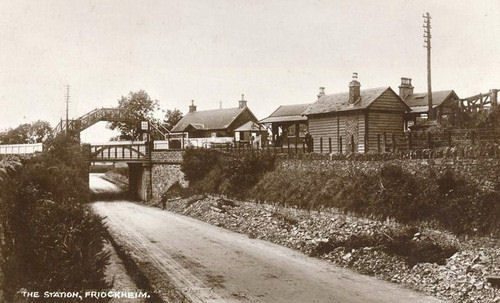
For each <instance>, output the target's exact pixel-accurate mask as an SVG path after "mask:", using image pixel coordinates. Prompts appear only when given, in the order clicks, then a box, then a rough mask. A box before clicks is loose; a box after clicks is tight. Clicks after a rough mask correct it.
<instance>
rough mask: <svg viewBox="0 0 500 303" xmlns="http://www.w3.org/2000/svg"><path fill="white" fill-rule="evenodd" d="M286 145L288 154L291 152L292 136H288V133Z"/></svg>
mask: <svg viewBox="0 0 500 303" xmlns="http://www.w3.org/2000/svg"><path fill="white" fill-rule="evenodd" d="M286 145H287V151H288V154H290V138H288V135H287V136H286Z"/></svg>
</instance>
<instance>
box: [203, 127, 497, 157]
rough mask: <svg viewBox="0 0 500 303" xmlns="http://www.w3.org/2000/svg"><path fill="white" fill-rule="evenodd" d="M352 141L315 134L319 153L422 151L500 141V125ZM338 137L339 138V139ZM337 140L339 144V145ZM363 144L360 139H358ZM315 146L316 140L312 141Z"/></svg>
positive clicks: (293, 145)
mask: <svg viewBox="0 0 500 303" xmlns="http://www.w3.org/2000/svg"><path fill="white" fill-rule="evenodd" d="M350 139H351V140H350V141H348V140H346V138H343V137H339V138H338V139H337V138H333V137H320V138H315V140H319V153H322V154H323V153H324V154H332V153H336V154H351V153H365V152H368V153H371V154H374V153H375V154H382V153H391V152H407V151H418V150H438V149H444V148H446V147H457V146H461V147H463V146H469V147H473V146H479V145H484V144H497V145H498V144H500V129H498V130H492V129H453V130H443V131H433V132H425V131H412V132H406V133H399V134H395V133H381V134H377V135H376V137H375V138H374V137H373V136H372V137H371V138H370V140H372V141H371V142H370V147H371V149H369V150H368V151H366V149H364V148H363V149H361V152H359V150H360V148H359V146H358V147H355V146H353V145H352V144H347V142H354V138H350ZM334 140H338V141H335V142H334ZM373 140H375V141H376V144H375V146H376V148H375V149H373V145H374V143H373ZM362 143H363V144H364V147H365V146H367V143H368V138H364V142H362ZM334 144H337V146H336V148H335V147H334ZM358 144H359V142H358ZM311 145H312V146H314V142H312V144H311ZM312 146H311V147H308V146H307V144H306V143H305V141H304V140H298V141H297V142H295V140H285V142H283V145H282V146H279V147H274V146H269V145H264V146H259V145H248V144H247V145H240V144H237V143H226V144H214V145H212V146H210V148H212V149H218V150H225V151H252V150H254V151H255V150H261V151H269V152H273V153H282V154H283V153H288V154H292V153H293V154H298V153H307V152H312Z"/></svg>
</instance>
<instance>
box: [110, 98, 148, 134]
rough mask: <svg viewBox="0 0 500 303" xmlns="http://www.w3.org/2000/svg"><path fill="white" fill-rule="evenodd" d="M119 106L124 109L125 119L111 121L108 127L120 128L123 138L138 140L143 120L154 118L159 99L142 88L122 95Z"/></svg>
mask: <svg viewBox="0 0 500 303" xmlns="http://www.w3.org/2000/svg"><path fill="white" fill-rule="evenodd" d="M118 108H120V109H122V110H123V115H124V119H123V120H122V121H114V122H111V123H110V124H109V125H108V127H109V128H110V129H113V130H114V129H118V130H120V133H121V134H120V139H121V140H138V139H139V137H140V135H141V131H140V124H141V122H142V121H146V120H149V121H152V120H154V118H153V113H154V112H155V111H156V110H157V109H158V101H157V100H153V99H151V97H150V96H149V95H148V94H147V93H146V92H145V91H143V90H140V91H137V92H130V93H129V94H128V96H122V97H121V98H120V99H119V100H118Z"/></svg>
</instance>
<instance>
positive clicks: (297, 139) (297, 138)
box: [295, 136, 299, 154]
mask: <svg viewBox="0 0 500 303" xmlns="http://www.w3.org/2000/svg"><path fill="white" fill-rule="evenodd" d="M298 153H299V137H298V136H295V154H298Z"/></svg>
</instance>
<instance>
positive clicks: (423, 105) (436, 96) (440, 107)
mask: <svg viewBox="0 0 500 303" xmlns="http://www.w3.org/2000/svg"><path fill="white" fill-rule="evenodd" d="M399 96H400V97H401V99H403V100H404V101H405V102H406V104H407V105H408V106H409V107H410V109H411V111H410V112H409V113H407V114H406V118H405V120H406V124H407V126H413V125H415V124H417V123H418V122H419V120H420V119H421V118H425V119H426V118H427V117H428V116H429V105H428V103H427V102H428V98H427V92H425V93H413V86H412V84H411V78H401V85H400V86H399ZM459 99H460V98H459V97H458V95H457V94H456V93H455V91H453V90H442V91H433V92H432V109H433V110H434V111H435V113H436V117H437V121H438V122H442V123H449V124H452V125H453V124H455V123H456V119H457V113H458V112H460V109H459V107H458V100H459Z"/></svg>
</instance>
